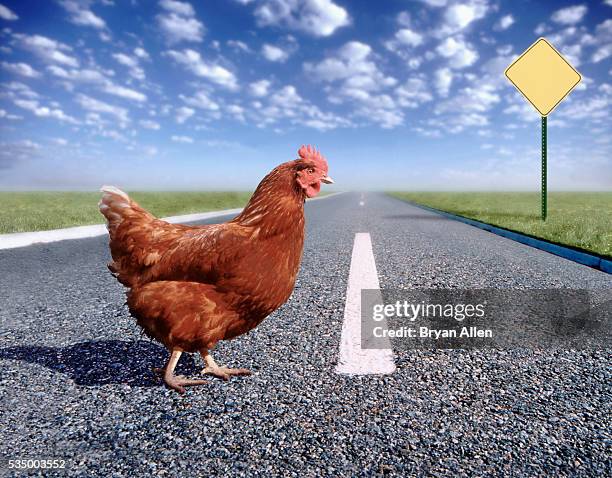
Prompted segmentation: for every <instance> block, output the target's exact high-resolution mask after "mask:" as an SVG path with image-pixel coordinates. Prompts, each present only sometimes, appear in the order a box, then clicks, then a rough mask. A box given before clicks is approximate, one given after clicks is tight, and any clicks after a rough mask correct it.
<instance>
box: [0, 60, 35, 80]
mask: <svg viewBox="0 0 612 478" xmlns="http://www.w3.org/2000/svg"><path fill="white" fill-rule="evenodd" d="M2 68H4V69H5V70H6V71H8V72H10V73H13V74H15V75H21V76H25V77H28V78H38V77H39V76H40V72H38V71H36V70H35V69H34V68H32V67H31V66H30V65H28V64H27V63H21V62H19V63H7V62H5V61H3V62H2Z"/></svg>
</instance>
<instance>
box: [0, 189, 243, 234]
mask: <svg viewBox="0 0 612 478" xmlns="http://www.w3.org/2000/svg"><path fill="white" fill-rule="evenodd" d="M129 194H130V196H131V197H132V198H133V199H134V200H135V201H136V202H138V203H139V204H140V205H141V206H142V207H144V208H146V209H147V210H149V211H151V212H152V213H153V214H155V215H156V216H158V217H164V216H172V215H177V214H189V213H195V212H205V211H215V210H219V209H229V208H235V207H242V206H244V205H245V204H246V203H247V201H248V200H249V198H250V197H251V194H252V193H250V192H130V193H129ZM100 196H101V193H98V192H0V234H6V233H9V232H27V231H44V230H48V229H59V228H62V227H71V226H83V225H86V224H100V223H102V222H103V217H102V215H101V214H100V212H99V211H98V201H99V200H100Z"/></svg>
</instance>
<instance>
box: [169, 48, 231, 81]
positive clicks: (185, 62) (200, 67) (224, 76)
mask: <svg viewBox="0 0 612 478" xmlns="http://www.w3.org/2000/svg"><path fill="white" fill-rule="evenodd" d="M166 55H168V56H169V57H170V58H172V59H173V60H174V61H176V62H177V63H178V64H179V65H182V66H183V67H185V68H186V69H187V70H189V71H191V72H192V73H193V74H194V75H196V76H200V77H203V78H207V79H209V80H210V81H212V82H214V83H217V84H218V85H221V86H225V87H226V88H229V89H235V88H236V87H237V86H238V83H237V80H236V77H235V76H234V74H233V73H232V72H231V71H229V70H227V69H226V68H223V67H222V66H219V65H215V64H212V63H207V62H205V61H204V60H203V59H202V57H201V56H200V54H199V53H198V52H197V51H195V50H191V49H186V50H183V51H176V50H169V51H167V52H166Z"/></svg>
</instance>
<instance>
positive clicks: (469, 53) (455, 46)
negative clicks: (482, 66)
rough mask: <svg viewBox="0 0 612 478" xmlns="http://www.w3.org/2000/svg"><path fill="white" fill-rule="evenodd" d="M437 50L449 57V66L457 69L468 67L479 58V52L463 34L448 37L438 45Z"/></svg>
mask: <svg viewBox="0 0 612 478" xmlns="http://www.w3.org/2000/svg"><path fill="white" fill-rule="evenodd" d="M436 52H437V53H438V54H439V55H440V56H442V57H444V58H448V63H449V66H450V67H451V68H455V69H461V68H466V67H468V66H471V65H473V64H474V63H475V62H476V60H478V52H477V51H476V50H475V49H474V48H473V47H472V45H471V44H470V43H467V42H466V41H465V40H464V39H463V37H462V36H457V37H448V38H446V39H445V40H444V41H443V42H442V43H440V44H439V45H438V46H437V48H436Z"/></svg>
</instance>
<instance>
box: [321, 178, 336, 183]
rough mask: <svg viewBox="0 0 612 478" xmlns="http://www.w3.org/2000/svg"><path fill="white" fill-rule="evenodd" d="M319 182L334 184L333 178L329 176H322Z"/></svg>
mask: <svg viewBox="0 0 612 478" xmlns="http://www.w3.org/2000/svg"><path fill="white" fill-rule="evenodd" d="M321 182H322V183H325V184H334V180H333V179H332V178H330V177H329V176H323V177H322V178H321Z"/></svg>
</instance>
